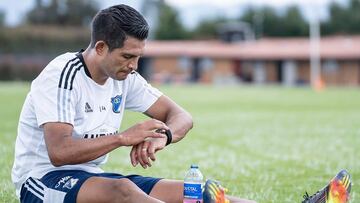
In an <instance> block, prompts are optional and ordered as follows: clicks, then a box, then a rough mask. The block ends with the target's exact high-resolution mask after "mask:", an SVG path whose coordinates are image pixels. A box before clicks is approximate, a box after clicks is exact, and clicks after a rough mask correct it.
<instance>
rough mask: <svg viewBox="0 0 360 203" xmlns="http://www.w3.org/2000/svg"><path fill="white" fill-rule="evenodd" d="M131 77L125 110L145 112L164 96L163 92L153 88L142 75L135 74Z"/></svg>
mask: <svg viewBox="0 0 360 203" xmlns="http://www.w3.org/2000/svg"><path fill="white" fill-rule="evenodd" d="M131 76H132V78H131V79H130V82H129V83H130V84H129V88H128V91H127V95H126V100H125V109H129V110H132V111H138V112H145V111H146V110H148V109H149V108H150V106H151V105H153V104H154V103H155V102H156V100H157V99H158V98H159V97H160V96H161V95H162V92H160V91H159V90H158V89H156V88H154V87H152V86H151V85H150V84H149V83H148V82H147V81H146V80H145V79H144V78H143V77H142V76H141V75H140V74H138V73H135V74H133V75H131Z"/></svg>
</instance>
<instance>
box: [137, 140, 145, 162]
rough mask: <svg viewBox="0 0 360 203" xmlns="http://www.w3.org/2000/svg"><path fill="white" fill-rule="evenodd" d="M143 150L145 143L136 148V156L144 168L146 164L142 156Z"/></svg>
mask: <svg viewBox="0 0 360 203" xmlns="http://www.w3.org/2000/svg"><path fill="white" fill-rule="evenodd" d="M142 150H143V144H142V143H140V144H139V145H138V147H137V149H136V156H137V160H138V162H139V163H140V165H141V166H142V167H143V168H146V164H145V163H144V162H143V160H142V158H141V153H142V152H141V151H142Z"/></svg>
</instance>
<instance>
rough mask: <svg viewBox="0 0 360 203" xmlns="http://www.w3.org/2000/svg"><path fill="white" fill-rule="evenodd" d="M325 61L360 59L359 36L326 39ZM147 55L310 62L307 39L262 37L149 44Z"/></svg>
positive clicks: (322, 46) (323, 42)
mask: <svg viewBox="0 0 360 203" xmlns="http://www.w3.org/2000/svg"><path fill="white" fill-rule="evenodd" d="M320 54H321V58H323V59H360V36H333V37H323V38H321V42H320ZM145 55H146V56H150V57H169V56H188V57H210V58H232V59H249V60H284V59H297V60H308V59H309V56H310V40H309V39H308V38H263V39H260V40H257V41H249V42H237V43H232V44H229V43H224V42H220V41H189V40H188V41H148V42H147V44H146V48H145Z"/></svg>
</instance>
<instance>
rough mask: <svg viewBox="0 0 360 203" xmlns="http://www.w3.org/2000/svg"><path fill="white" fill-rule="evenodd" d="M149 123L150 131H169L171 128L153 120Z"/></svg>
mask: <svg viewBox="0 0 360 203" xmlns="http://www.w3.org/2000/svg"><path fill="white" fill-rule="evenodd" d="M147 122H148V123H149V126H148V127H149V130H157V129H166V130H167V129H169V127H168V126H167V125H166V124H165V123H164V122H162V121H159V120H156V119H151V120H149V121H147Z"/></svg>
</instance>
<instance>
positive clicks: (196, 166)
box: [190, 164, 199, 168]
mask: <svg viewBox="0 0 360 203" xmlns="http://www.w3.org/2000/svg"><path fill="white" fill-rule="evenodd" d="M190 168H199V166H198V165H196V164H191V167H190Z"/></svg>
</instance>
